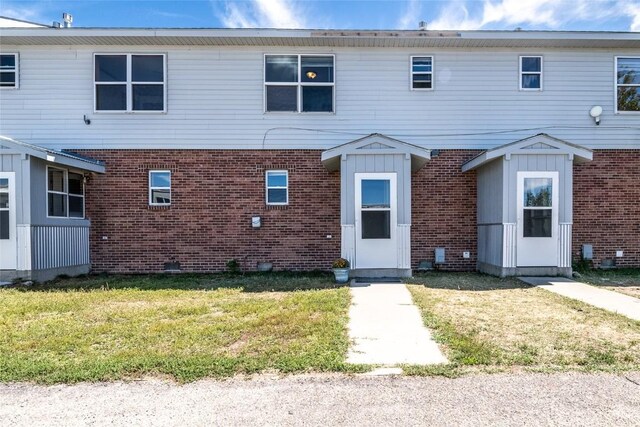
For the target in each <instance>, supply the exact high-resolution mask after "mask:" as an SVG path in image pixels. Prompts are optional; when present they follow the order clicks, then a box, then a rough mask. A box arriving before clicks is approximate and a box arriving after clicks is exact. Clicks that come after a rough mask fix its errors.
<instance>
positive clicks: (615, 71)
mask: <svg viewBox="0 0 640 427" xmlns="http://www.w3.org/2000/svg"><path fill="white" fill-rule="evenodd" d="M637 58H640V56H628V55H625V56H616V57H614V61H613V109H614V113H615V114H640V111H633V110H618V87H620V86H631V87H640V84H631V85H627V84H622V85H621V84H620V83H618V59H637Z"/></svg>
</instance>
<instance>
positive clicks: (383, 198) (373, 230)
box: [354, 173, 398, 268]
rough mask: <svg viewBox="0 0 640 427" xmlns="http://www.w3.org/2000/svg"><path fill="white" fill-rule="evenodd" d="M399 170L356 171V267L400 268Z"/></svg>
mask: <svg viewBox="0 0 640 427" xmlns="http://www.w3.org/2000/svg"><path fill="white" fill-rule="evenodd" d="M396 193H397V183H396V174H395V173H356V174H355V202H356V210H355V214H356V248H355V249H356V250H355V252H356V256H355V258H356V259H355V261H356V262H355V266H354V267H355V268H397V267H398V249H397V245H396V241H397V234H398V230H397V225H398V221H397V196H396Z"/></svg>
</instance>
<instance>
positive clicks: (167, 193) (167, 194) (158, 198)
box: [151, 189, 171, 204]
mask: <svg viewBox="0 0 640 427" xmlns="http://www.w3.org/2000/svg"><path fill="white" fill-rule="evenodd" d="M151 203H165V204H169V203H171V190H168V189H167V190H151Z"/></svg>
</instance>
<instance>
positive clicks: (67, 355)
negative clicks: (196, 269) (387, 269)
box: [0, 273, 356, 383]
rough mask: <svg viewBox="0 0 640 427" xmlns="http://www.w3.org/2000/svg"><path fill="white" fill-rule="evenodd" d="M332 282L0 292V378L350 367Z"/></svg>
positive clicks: (101, 280) (135, 284) (309, 278)
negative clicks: (347, 363)
mask: <svg viewBox="0 0 640 427" xmlns="http://www.w3.org/2000/svg"><path fill="white" fill-rule="evenodd" d="M349 303H350V297H349V292H348V289H347V288H346V287H341V288H337V287H336V286H335V285H334V284H333V278H332V277H330V276H328V275H323V274H317V275H295V274H286V273H273V274H264V275H257V274H256V275H247V276H229V275H207V276H205V275H176V276H162V275H159V276H128V277H127V276H120V277H118V276H112V277H104V276H103V277H101V276H94V277H87V278H78V279H66V280H60V281H57V282H54V283H51V284H48V285H46V286H38V287H31V288H21V289H20V288H17V289H2V290H0V331H2V332H1V333H0V381H22V380H33V381H37V382H44V383H55V382H75V381H94V380H112V379H122V378H133V377H140V376H144V375H168V376H171V377H174V378H176V379H178V380H180V381H190V380H194V379H197V378H201V377H205V376H230V375H234V374H237V373H254V372H261V371H269V370H275V371H279V372H303V371H343V370H353V369H356V368H354V367H347V366H346V365H345V364H344V357H345V354H346V351H347V346H348V338H347V334H346V329H345V328H346V324H347V312H348V307H349Z"/></svg>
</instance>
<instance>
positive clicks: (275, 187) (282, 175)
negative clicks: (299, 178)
mask: <svg viewBox="0 0 640 427" xmlns="http://www.w3.org/2000/svg"><path fill="white" fill-rule="evenodd" d="M266 179H267V205H288V204H289V173H288V172H287V171H286V170H271V171H267V174H266Z"/></svg>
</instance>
